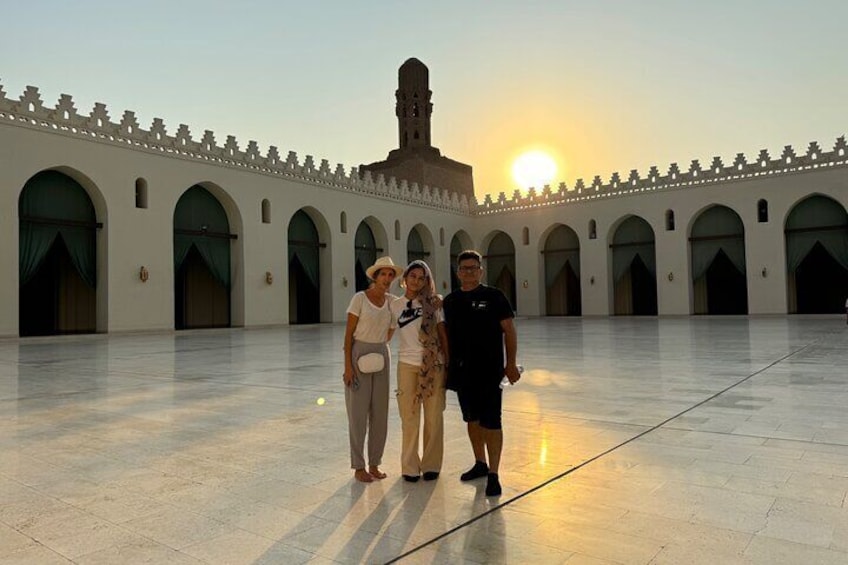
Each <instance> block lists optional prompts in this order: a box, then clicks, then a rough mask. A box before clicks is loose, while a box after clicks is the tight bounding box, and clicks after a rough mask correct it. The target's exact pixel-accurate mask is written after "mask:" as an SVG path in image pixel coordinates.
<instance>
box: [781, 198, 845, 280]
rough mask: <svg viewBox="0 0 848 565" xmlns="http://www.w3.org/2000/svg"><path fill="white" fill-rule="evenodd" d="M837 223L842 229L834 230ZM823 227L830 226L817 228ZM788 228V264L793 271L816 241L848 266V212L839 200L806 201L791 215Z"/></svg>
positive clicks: (816, 199)
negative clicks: (823, 228)
mask: <svg viewBox="0 0 848 565" xmlns="http://www.w3.org/2000/svg"><path fill="white" fill-rule="evenodd" d="M837 226H842V229H832V228H834V227H837ZM821 227H827V228H831V229H827V230H816V228H821ZM786 229H787V234H786V266H787V269H788V271H789V272H790V273H794V272H795V269H797V268H798V266H799V265H800V264H801V262H802V261H803V260H804V258H805V257H806V256H807V254H808V253H809V252H810V250H811V249H812V248H813V246H814V245H815V244H816V243H817V242H818V243H821V244H822V247H824V248H825V250H826V251H827V252H828V253H829V254H830V255H831V257H833V258H834V259H835V260H836V261H837V262H838V263H839V264H840V265H842V266H843V267H844V268H846V269H848V214H846V212H845V208H843V207H842V205H841V204H840V203H839V202H836V201H835V200H833V199H831V198H828V197H826V196H811V197H809V198H807V199H806V200H803V201H802V202H800V203H799V204H798V205H796V206H795V208H793V209H792V212H791V213H790V214H789V217H788V218H787V220H786ZM792 230H807V231H800V232H799V231H792Z"/></svg>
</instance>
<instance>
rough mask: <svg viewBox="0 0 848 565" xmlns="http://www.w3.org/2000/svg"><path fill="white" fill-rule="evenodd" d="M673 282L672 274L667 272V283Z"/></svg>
mask: <svg viewBox="0 0 848 565" xmlns="http://www.w3.org/2000/svg"><path fill="white" fill-rule="evenodd" d="M673 280H674V273H672V272H671V271H669V272H668V282H671V281H673Z"/></svg>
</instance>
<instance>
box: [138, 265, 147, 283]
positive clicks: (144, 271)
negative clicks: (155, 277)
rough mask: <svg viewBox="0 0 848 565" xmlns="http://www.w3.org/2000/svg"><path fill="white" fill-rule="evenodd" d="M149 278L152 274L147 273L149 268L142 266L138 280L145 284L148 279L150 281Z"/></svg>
mask: <svg viewBox="0 0 848 565" xmlns="http://www.w3.org/2000/svg"><path fill="white" fill-rule="evenodd" d="M149 278H150V273H149V272H148V271H147V267H145V266H144V265H142V266H141V268H140V269H139V270H138V280H140V281H141V282H143V283H145V282H147V279H149Z"/></svg>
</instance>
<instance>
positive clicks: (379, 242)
mask: <svg viewBox="0 0 848 565" xmlns="http://www.w3.org/2000/svg"><path fill="white" fill-rule="evenodd" d="M398 225H399V224H398ZM388 243H389V242H388V237H387V236H386V229H385V228H384V227H383V224H381V223H380V221H379V220H377V218H375V217H374V216H368V217H366V218H364V219H363V220H362V221H361V222H360V223H359V226H357V228H356V235H355V236H354V244H353V245H354V255H355V259H354V279H355V281H356V291H357V292H358V291H360V290H365V289H366V288H368V284H369V281H368V277H367V276H366V275H365V270H366V269H368V267H370V266H371V265H373V264H374V261H376V260H377V257H379V256H380V255H382V254H384V253H385V250H386V249H388Z"/></svg>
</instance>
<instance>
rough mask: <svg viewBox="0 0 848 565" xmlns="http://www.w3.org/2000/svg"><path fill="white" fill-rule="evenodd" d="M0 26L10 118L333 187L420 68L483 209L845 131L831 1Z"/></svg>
mask: <svg viewBox="0 0 848 565" xmlns="http://www.w3.org/2000/svg"><path fill="white" fill-rule="evenodd" d="M2 17H3V20H4V22H5V25H4V26H3V33H2V34H0V52H2V53H3V56H2V58H0V84H2V87H3V90H4V91H5V93H6V96H7V97H9V98H17V97H19V96H20V94H21V92H23V90H24V88H25V87H26V85H34V86H38V87H39V88H40V90H41V92H42V99H43V100H44V101H45V102H46V103H48V104H49V105H51V106H52V105H54V104H55V103H56V101H57V99H58V97H59V95H60V94H61V93H67V94H71V95H72V96H73V97H74V100H75V101H76V104H77V109H78V110H80V111H82V112H84V113H85V114H88V113H89V112H90V110H91V107H92V106H93V104H94V102H103V103H105V104H106V105H107V107H108V108H109V110H110V115H111V116H112V118H113V119H114V120H116V121H117V120H119V119H120V117H121V114H122V113H123V111H124V110H126V109H130V110H135V112H136V115H137V116H138V118H139V122H140V124H141V125H142V127H145V128H147V127H148V126H149V125H150V122H151V121H152V119H153V118H154V117H160V118H163V119H164V121H165V124H166V127H167V129H168V131H169V133H171V134H173V133H174V132H175V131H176V129H177V127H178V126H179V124H181V123H185V124H188V125H189V127H190V129H191V131H192V134H193V136H194V138H195V139H199V138H200V136H202V134H203V131H204V130H206V129H209V130H212V131H214V132H215V134H216V139H217V141H218V142H219V144H223V143H224V142H225V141H226V136H227V135H235V136H236V138H237V139H238V141H239V145H240V147H241V148H242V149H244V148H245V147H246V145H247V142H248V141H249V140H251V139H254V140H256V141H257V142H258V143H259V145H260V149H261V151H262V152H263V154H264V153H265V152H266V151H267V148H268V146H269V145H276V146H277V147H278V148H279V149H280V152H281V153H282V154H283V155H285V153H286V152H288V151H290V150H293V151H296V152H297V153H298V155H299V156H300V157H301V160H302V159H303V157H304V156H305V155H307V154H309V155H313V156H314V157H315V158H316V160H319V159H328V160H329V161H330V163H331V166H332V167H335V164H336V163H342V164H344V165H345V168H346V169H349V168H350V167H351V166H355V165H359V164H361V163H370V162H372V161H377V160H381V159H384V158H385V157H386V155H387V153H388V152H389V150H391V149H393V148H394V147H396V146H397V126H396V118H395V116H394V91H395V89H396V88H397V69H398V67H399V66H400V65H401V64H402V63H403V62H404V61H405V60H406V59H407V58H409V57H417V58H418V59H420V60H421V61H423V62H424V63H425V64H426V65H427V66H428V67H429V68H430V88H431V89H432V91H433V103H434V112H433V129H432V132H433V144H434V145H435V146H437V147H439V148H440V149H441V151H442V154H443V155H446V156H448V157H451V158H452V159H456V160H458V161H462V162H464V163H468V164H470V165H472V166H473V167H474V182H475V187H476V192H477V196H478V198H481V199H482V197H483V196H484V195H485V194H487V193H493V194H494V195H496V194H497V193H498V192H500V191H505V192H507V194H508V195H511V193H512V191H513V190H514V189H515V188H518V186H517V184H516V182H515V180H513V178H512V176H511V173H510V169H511V167H512V164H513V161H514V160H515V159H516V158H517V157H518V156H519V155H520V154H521V153H523V152H525V151H527V150H530V149H537V150H543V151H545V152H547V153H549V154H550V155H551V156H552V157H553V158H554V159H555V161H556V163H557V167H558V174H557V179H556V181H555V182H560V181H564V182H566V184H567V185H568V186H569V187H572V186H573V185H574V182H575V181H576V180H577V179H578V178H584V179H585V180H587V181H591V179H592V178H593V177H594V176H595V175H600V176H601V178H602V179H603V180H604V181H606V180H608V179H609V176H610V175H611V174H612V173H613V172H615V171H619V172H620V173H621V174H622V175H623V176H627V175H628V174H629V172H630V170H631V169H634V168H635V169H638V170H639V171H640V172H641V173H642V174H643V175H644V174H645V173H646V172H647V170H648V168H649V167H650V166H651V165H656V166H657V167H658V168H659V169H660V170H661V171H663V172H665V171H666V170H667V169H668V166H669V164H670V163H672V162H677V163H678V164H679V165H680V166H681V168H688V166H689V163H690V162H691V161H692V159H700V160H701V162H702V164H708V163H709V162H710V161H711V160H712V157H713V156H715V155H718V156H721V157H722V158H723V159H724V160H725V163H728V162H730V161H732V160H733V158H734V156H735V155H736V153H738V152H743V153H745V154H746V155H747V156H748V157H749V160H750V159H751V158H753V157H754V156H756V154H757V152H758V151H759V150H760V149H763V148H766V149H769V150H770V151H771V153H772V155H775V154H779V153H780V152H781V151H782V150H783V147H784V145H793V146H794V147H795V149H796V151H798V152H803V151H805V150H806V148H807V145H808V144H809V142H810V141H818V142H819V143H820V144H821V145H822V147H823V148H825V149H828V150H829V149H830V148H831V147H832V146H833V142H834V140H835V139H836V137H838V136H840V135H843V134H845V133H846V130H848V101H846V92H848V88H846V87H848V57H846V46H845V39H844V27H845V22H846V21H848V2H844V1H835V0H834V1H824V0H822V1H816V0H811V1H808V2H804V3H801V2H786V1H783V0H775V1H755V0H735V1H733V2H731V1H727V0H715V1H713V2H689V1H684V0H680V1H672V0H665V1H662V0H643V1H639V2H636V1H632V0H631V1H624V0H622V1H613V0H597V1H591V2H588V1H587V2H571V1H568V0H548V1H544V2H542V1H534V0H523V1H520V2H519V1H515V2H513V1H502V0H472V1H462V0H453V1H450V2H448V1H443V0H431V1H429V2H426V3H412V2H400V1H390V0H386V1H383V2H376V1H366V0H362V1H359V2H353V1H336V0H333V1H324V0H313V1H312V2H287V1H277V2H271V1H264V0H256V1H250V0H245V1H241V2H233V1H226V2H224V1H218V0H204V1H198V0H179V1H177V0H168V1H164V0H152V1H148V2H141V1H139V2H120V1H115V0H110V1H99V0H78V1H76V2H67V1H64V0H61V1H60V0H51V1H47V0H33V1H30V2H19V3H14V4H8V5H4V7H3V16H2Z"/></svg>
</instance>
